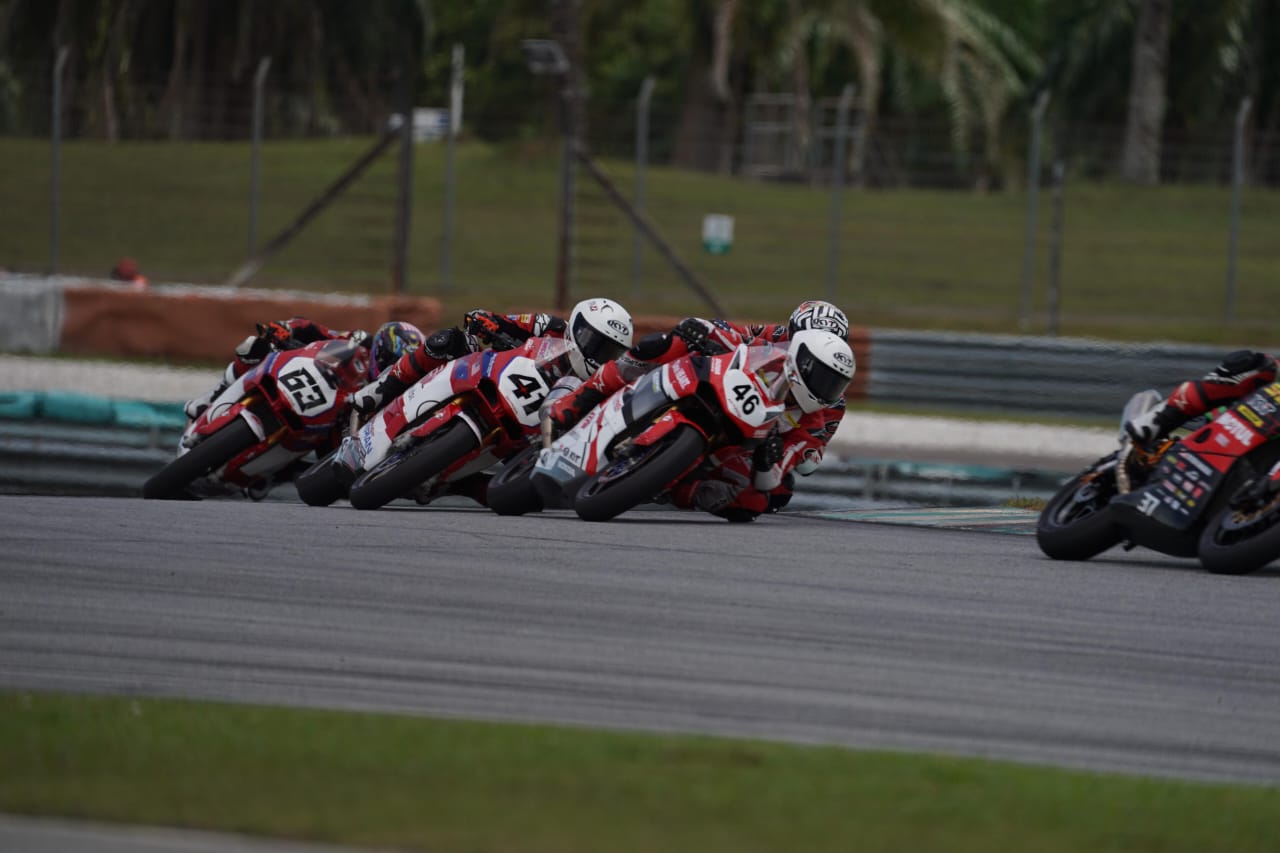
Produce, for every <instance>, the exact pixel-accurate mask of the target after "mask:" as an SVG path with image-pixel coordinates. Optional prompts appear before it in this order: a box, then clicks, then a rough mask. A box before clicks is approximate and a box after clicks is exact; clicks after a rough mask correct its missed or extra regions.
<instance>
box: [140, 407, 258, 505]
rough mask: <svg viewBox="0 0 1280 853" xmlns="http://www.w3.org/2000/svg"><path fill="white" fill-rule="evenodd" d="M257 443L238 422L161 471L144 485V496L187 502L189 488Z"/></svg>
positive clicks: (224, 428)
mask: <svg viewBox="0 0 1280 853" xmlns="http://www.w3.org/2000/svg"><path fill="white" fill-rule="evenodd" d="M258 441H259V439H258V436H257V435H255V434H254V432H253V429H252V428H251V427H250V426H249V425H248V424H247V423H245V422H244V421H243V420H242V419H240V418H236V419H235V420H234V421H232V422H231V423H229V424H227V425H226V426H224V427H223V428H222V429H220V430H218V431H217V432H215V433H214V434H213V435H211V436H209V437H208V438H206V439H204V440H203V441H201V442H200V443H199V444H197V445H196V446H195V447H193V448H191V450H189V451H187V452H186V453H184V454H182V455H181V456H179V457H178V458H177V459H174V460H173V461H172V462H170V463H169V464H168V465H166V466H164V467H163V468H161V469H160V471H159V472H157V473H156V474H155V475H154V476H152V477H151V479H149V480H147V482H146V483H144V484H143V485H142V496H143V497H144V498H146V499H147V500H180V499H182V498H185V497H186V488H187V486H189V485H191V484H192V483H193V482H195V481H196V480H198V479H200V478H201V477H203V476H205V475H206V474H208V473H209V472H210V471H216V470H218V469H219V468H221V467H222V466H223V465H226V464H227V463H228V462H230V461H231V460H232V459H234V458H235V457H237V456H239V455H240V454H241V453H243V452H244V451H246V450H248V449H249V448H250V447H253V446H254V445H255V444H257V443H258Z"/></svg>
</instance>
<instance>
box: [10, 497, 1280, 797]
mask: <svg viewBox="0 0 1280 853" xmlns="http://www.w3.org/2000/svg"><path fill="white" fill-rule="evenodd" d="M0 508H2V517H3V519H4V525H3V531H2V532H0V566H2V567H0V689H14V688H25V689H40V690H73V691H91V692H109V693H117V694H142V695H155V696H182V697H198V698H210V699H223V700H232V701H244V702H264V703H282V704H290V705H317V706H329V707H339V708H364V709H378V710H386V711H396V712H412V713H423V714H434V715H451V716H468V717H479V718H488V719H503V720H538V721H555V722H566V723H581V724H587V725H593V726H609V727H625V728H638V729H653V730H681V731H697V732H710V733H721V734H736V735H748V736H758V737H764V738H771V739H780V740H793V741H804V742H824V743H838V744H848V745H853V746H858V747H882V748H892V749H908V750H923V751H940V752H954V753H962V754H968V755H981V756H988V757H994V758H1005V759H1014V760H1019V761H1028V762H1035V763H1052V764H1057V765H1063V766H1070V767H1088V768H1097V769H1107V770H1119V771H1130V772H1138V773H1144V774H1159V775H1177V776H1185V777H1192V778H1204V779H1237V780H1250V781H1263V782H1269V783H1276V782H1280V622H1278V621H1277V613H1278V612H1280V608H1278V607H1277V604H1276V601H1277V598H1280V571H1276V570H1275V569H1272V570H1268V571H1265V572H1262V573H1259V574H1257V575H1254V576H1251V577H1245V578H1230V577H1214V576H1211V575H1207V574H1204V573H1203V572H1202V571H1201V570H1200V569H1199V568H1198V567H1197V566H1196V565H1195V564H1194V563H1192V562H1190V561H1180V560H1172V559H1167V558H1162V557H1159V556H1158V555H1152V554H1150V553H1142V552H1136V551H1135V552H1132V553H1129V554H1125V553H1123V552H1116V553H1114V554H1109V555H1105V556H1104V558H1101V559H1098V560H1095V561H1093V562H1090V563H1083V564H1065V563H1055V562H1052V561H1050V560H1048V559H1045V558H1043V557H1042V556H1040V554H1039V551H1038V550H1037V549H1036V546H1035V543H1034V540H1033V539H1032V538H1031V537H1028V536H1018V535H1009V534H1000V533H987V532H972V531H963V530H942V529H927V528H918V527H902V526H894V525H886V524H867V523H857V522H848V521H833V520H826V519H819V518H813V517H806V516H798V515H790V516H774V517H770V518H767V519H764V520H762V521H761V522H759V523H757V524H754V525H743V526H735V525H729V524H725V523H723V522H720V521H716V520H714V519H711V518H708V517H704V516H699V515H695V514H688V513H671V512H662V511H640V512H636V513H633V514H631V515H629V516H625V517H623V518H622V519H619V520H617V521H615V522H611V523H607V524H587V523H584V522H581V521H579V520H578V519H577V518H576V517H573V516H572V515H567V514H561V513H554V514H546V515H543V516H535V517H529V518H499V517H497V516H495V515H491V514H489V513H487V512H486V511H483V510H479V509H469V508H463V507H455V508H442V507H431V508H419V507H416V506H412V505H404V506H400V505H396V506H393V507H391V508H388V509H384V510H381V511H378V512H363V513H362V512H357V511H356V510H353V509H350V508H349V507H347V506H346V505H345V504H343V505H340V506H335V507H332V508H329V509H312V508H307V507H304V506H302V505H300V504H292V503H289V502H283V501H268V502H264V503H262V504H251V503H248V502H243V501H205V502H174V503H168V502H143V501H140V500H132V499H111V498H65V497H64V498H59V497H26V496H13V495H6V496H0Z"/></svg>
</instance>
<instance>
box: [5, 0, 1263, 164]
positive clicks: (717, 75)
mask: <svg viewBox="0 0 1280 853" xmlns="http://www.w3.org/2000/svg"><path fill="white" fill-rule="evenodd" d="M548 37H554V38H556V39H558V40H559V41H560V42H561V43H562V44H563V45H564V47H565V49H566V52H567V53H568V54H569V55H570V58H571V59H572V60H573V63H574V65H573V75H574V76H573V81H572V82H573V83H574V84H575V90H576V91H579V92H582V93H584V97H583V100H582V115H581V123H582V125H583V126H584V127H586V128H595V127H601V126H605V125H609V124H610V123H616V122H617V121H618V117H619V105H621V104H627V103H629V102H632V101H634V99H635V97H636V94H637V93H638V92H639V90H640V87H641V85H642V83H643V81H644V79H645V78H646V77H649V76H652V77H653V78H654V79H655V81H656V88H655V90H654V103H655V105H656V108H660V109H663V110H665V111H666V113H667V114H669V115H670V116H672V120H671V121H670V122H668V123H666V124H664V125H663V127H662V129H661V130H660V131H658V132H660V133H661V134H662V138H661V139H659V140H657V143H656V144H658V145H659V146H660V147H661V146H665V149H666V150H668V151H669V152H670V155H671V159H672V160H673V161H674V162H675V163H677V164H680V165H686V166H692V167H699V168H709V169H731V168H732V167H733V164H732V152H733V150H734V146H735V143H736V141H737V140H738V139H739V138H740V135H741V133H742V124H743V121H744V115H743V110H744V105H745V104H746V102H747V98H748V96H749V95H750V94H751V93H754V92H778V93H787V94H790V95H791V96H793V97H794V99H795V100H794V102H795V103H796V104H798V105H799V106H800V109H798V110H797V111H796V113H795V114H796V116H797V118H796V121H797V122H798V123H799V125H800V126H799V127H797V133H798V134H800V135H803V134H805V133H807V132H809V131H810V130H811V129H810V128H807V127H806V126H804V124H805V122H806V121H807V120H808V116H809V115H810V114H811V113H810V110H809V109H808V107H809V106H810V105H812V104H814V103H816V102H817V100H818V99H821V98H832V97H835V96H838V95H839V94H840V93H841V92H842V91H843V90H844V87H845V86H846V85H847V84H850V83H852V84H853V85H854V86H855V87H856V96H855V97H856V105H857V110H858V115H859V120H860V122H861V127H862V130H863V132H862V133H860V134H858V136H857V139H858V140H860V144H863V145H866V144H870V142H871V141H873V140H874V139H875V138H876V134H877V130H878V128H879V127H880V126H881V125H882V124H883V123H886V122H901V121H918V122H924V121H929V122H941V123H944V124H945V126H946V127H947V129H948V132H949V136H950V139H951V147H952V149H953V151H954V152H955V153H956V155H957V156H965V157H971V158H976V159H978V160H980V161H984V162H988V163H991V164H993V167H994V163H995V162H996V161H997V160H999V159H1000V158H1001V151H1002V149H1003V148H1005V147H1007V146H1008V145H1009V144H1010V140H1011V139H1016V138H1019V137H1020V135H1021V134H1023V133H1024V132H1025V127H1026V121H1027V114H1028V112H1029V110H1030V108H1031V105H1032V104H1034V103H1035V102H1036V101H1037V99H1038V98H1041V97H1042V96H1047V97H1048V98H1049V99H1050V103H1051V104H1052V108H1051V112H1050V115H1051V121H1052V122H1053V123H1054V124H1055V125H1057V126H1067V125H1099V126H1100V125H1110V126H1117V127H1123V129H1124V136H1123V151H1122V156H1121V157H1120V158H1119V162H1118V164H1117V165H1118V168H1119V174H1120V175H1121V176H1122V177H1124V178H1126V179H1128V180H1132V181H1137V182H1145V183H1152V182H1156V181H1158V180H1159V178H1160V162H1161V158H1160V154H1161V150H1160V146H1161V140H1162V138H1163V137H1164V136H1166V135H1167V134H1170V133H1195V132H1203V131H1206V130H1209V129H1213V128H1216V127H1218V126H1220V125H1222V124H1223V123H1224V122H1225V121H1229V119H1230V117H1231V116H1232V115H1233V114H1234V112H1235V110H1236V109H1237V107H1238V105H1239V104H1240V103H1241V101H1242V99H1244V98H1245V97H1248V98H1250V99H1251V103H1252V110H1251V112H1250V126H1251V127H1252V128H1253V129H1254V132H1255V133H1256V134H1257V135H1259V136H1262V137H1264V138H1272V137H1273V136H1274V134H1275V133H1276V131H1277V130H1278V129H1280V127H1278V126H1280V53H1278V52H1276V51H1274V50H1272V51H1267V50H1266V48H1267V46H1268V45H1275V44H1280V0H469V2H448V3H446V2H440V0H435V2H430V0H376V2H362V0H0V128H3V129H4V130H6V131H8V132H10V133H13V132H39V130H40V128H41V123H42V122H46V123H47V106H48V92H49V88H50V84H49V80H50V77H51V73H52V69H53V66H54V62H55V57H56V55H57V50H58V48H59V47H62V46H66V47H67V48H68V52H67V58H66V64H65V69H64V78H63V79H64V86H65V92H66V95H67V100H68V102H69V103H73V104H74V105H75V108H74V109H73V110H72V111H71V112H70V113H69V115H68V121H69V122H70V124H71V126H72V130H73V132H78V133H81V134H83V135H90V136H99V137H101V138H105V139H121V138H137V137H157V136H159V137H167V138H227V137H236V136H243V135H244V133H245V132H246V128H247V127H248V121H247V112H248V110H249V100H248V92H249V85H250V83H251V81H252V78H253V75H254V72H255V69H256V68H257V66H258V63H259V62H260V61H261V60H262V58H263V57H267V56H269V57H271V66H270V80H271V92H272V99H271V102H270V103H271V114H270V117H269V121H270V122H272V123H273V126H274V127H277V128H280V129H282V130H285V131H287V132H291V133H298V132H303V133H336V132H367V131H368V130H369V129H370V128H376V127H380V126H382V125H383V124H385V119H386V116H387V115H388V114H389V113H390V112H393V111H394V110H395V105H396V103H397V101H396V98H397V92H398V91H403V88H397V87H404V86H406V85H411V86H412V91H413V92H414V99H415V101H416V102H417V103H419V104H443V103H446V102H447V89H448V85H449V75H450V52H451V48H452V46H453V45H455V44H460V45H462V46H463V47H464V49H465V51H466V68H467V81H466V93H467V95H466V104H467V111H466V117H467V118H466V122H467V131H468V132H469V133H473V134H475V135H477V136H479V137H482V138H487V139H510V138H517V137H519V136H521V135H522V134H525V133H528V132H529V131H530V130H531V129H536V128H538V127H540V126H543V127H545V126H546V125H548V124H549V123H550V122H552V121H554V117H553V110H551V109H550V108H549V106H550V105H549V103H548V100H549V95H548V87H547V85H546V83H545V81H542V80H539V79H537V78H535V77H534V76H533V75H531V74H530V73H529V71H528V69H527V68H526V67H525V65H524V61H523V58H522V56H521V53H520V49H519V46H520V42H521V41H522V40H524V39H528V38H548ZM46 126H47V124H46ZM863 153H865V152H863ZM859 156H861V155H860V153H859V152H857V151H854V152H853V158H854V159H855V160H856V159H857V157H859Z"/></svg>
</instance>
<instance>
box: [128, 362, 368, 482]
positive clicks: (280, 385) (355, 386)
mask: <svg viewBox="0 0 1280 853" xmlns="http://www.w3.org/2000/svg"><path fill="white" fill-rule="evenodd" d="M368 362H369V351H368V349H367V348H365V347H364V346H362V345H360V344H357V343H353V342H351V341H348V340H330V341H317V342H316V343H313V344H308V345H306V346H304V347H301V348H298V349H292V350H285V351H282V352H273V353H271V354H270V355H268V356H267V357H266V358H264V359H263V360H262V363H260V364H258V365H257V366H256V367H254V368H253V369H252V370H250V371H249V372H248V373H246V374H245V375H244V376H241V377H240V378H239V379H237V380H236V381H234V382H232V383H231V384H230V385H228V386H227V387H226V389H224V390H223V391H222V393H221V394H219V395H218V396H217V397H216V398H215V399H214V400H213V402H212V403H211V404H210V405H209V407H208V408H207V409H205V410H204V411H203V412H201V413H200V416H199V417H197V418H196V419H195V420H193V421H192V422H191V423H190V424H188V425H187V429H186V431H185V432H184V433H183V435H182V439H181V441H180V443H179V446H178V456H177V458H176V459H174V460H173V461H172V462H170V463H169V464H168V465H166V466H165V467H164V468H162V469H161V470H160V471H159V472H158V473H157V474H155V476H153V477H151V478H150V479H149V480H147V482H146V483H145V484H144V485H143V487H142V496H143V497H144V498H167V499H173V498H190V497H212V496H218V495H230V494H235V493H237V492H244V493H245V494H247V495H248V496H249V497H251V498H253V499H255V500H261V499H262V498H263V497H265V496H266V494H267V492H268V491H269V490H270V489H271V488H272V487H273V486H275V485H277V484H279V483H281V482H284V481H286V480H288V479H290V477H291V475H292V473H293V471H294V470H295V469H296V468H297V467H298V466H297V464H296V463H297V462H298V461H299V460H301V459H302V458H303V457H304V456H306V455H307V454H309V453H312V452H316V453H320V454H324V453H327V452H328V451H329V450H330V449H331V448H332V447H333V445H334V444H335V443H336V442H337V440H338V438H339V437H340V435H341V427H340V425H339V417H338V416H339V415H340V414H341V413H343V412H344V411H345V410H346V403H347V398H348V397H349V396H351V395H352V394H353V393H355V392H356V391H358V390H359V389H360V388H361V387H362V386H363V385H364V382H365V377H366V375H367V373H368Z"/></svg>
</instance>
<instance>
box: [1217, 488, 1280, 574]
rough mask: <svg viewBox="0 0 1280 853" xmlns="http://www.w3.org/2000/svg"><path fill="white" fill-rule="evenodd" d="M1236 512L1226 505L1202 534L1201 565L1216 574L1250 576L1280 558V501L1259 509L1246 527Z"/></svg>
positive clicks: (1274, 501)
mask: <svg viewBox="0 0 1280 853" xmlns="http://www.w3.org/2000/svg"><path fill="white" fill-rule="evenodd" d="M1236 513H1237V510H1236V509H1233V508H1231V507H1226V508H1224V509H1223V510H1222V511H1221V512H1219V513H1218V514H1217V515H1215V516H1214V517H1213V518H1212V519H1210V520H1209V523H1208V524H1207V525H1205V528H1204V532H1203V533H1201V534H1200V545H1199V548H1198V553H1199V556H1200V564H1201V565H1203V566H1204V567H1205V568H1206V569H1208V570H1209V571H1210V572H1212V573H1213V574H1215V575H1247V574H1249V573H1250V572H1256V571H1257V570H1258V569H1260V568H1262V567H1263V566H1265V565H1267V563H1270V562H1271V561H1273V560H1275V559H1276V558H1277V557H1280V500H1272V501H1271V503H1270V504H1269V505H1268V506H1264V507H1262V508H1260V509H1259V510H1257V513H1258V514H1257V516H1256V517H1255V518H1253V519H1252V520H1251V521H1250V522H1249V523H1248V524H1247V525H1245V526H1240V520H1239V518H1238V517H1237V516H1236Z"/></svg>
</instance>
